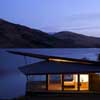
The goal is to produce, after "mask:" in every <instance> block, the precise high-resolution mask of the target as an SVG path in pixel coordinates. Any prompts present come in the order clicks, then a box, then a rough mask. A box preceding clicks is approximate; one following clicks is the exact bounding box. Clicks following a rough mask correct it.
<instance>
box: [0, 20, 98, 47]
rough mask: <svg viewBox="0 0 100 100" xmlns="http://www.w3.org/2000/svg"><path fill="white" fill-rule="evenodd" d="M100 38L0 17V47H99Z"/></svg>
mask: <svg viewBox="0 0 100 100" xmlns="http://www.w3.org/2000/svg"><path fill="white" fill-rule="evenodd" d="M99 41H100V38H96V37H90V36H85V35H81V34H77V33H74V32H69V31H62V32H58V33H55V34H54V35H50V34H48V33H46V32H43V31H40V30H37V29H31V28H29V27H26V26H23V25H19V24H14V23H11V22H8V21H6V20H3V19H0V48H99V47H100V42H99Z"/></svg>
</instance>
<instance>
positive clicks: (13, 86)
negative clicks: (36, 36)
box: [0, 48, 100, 98]
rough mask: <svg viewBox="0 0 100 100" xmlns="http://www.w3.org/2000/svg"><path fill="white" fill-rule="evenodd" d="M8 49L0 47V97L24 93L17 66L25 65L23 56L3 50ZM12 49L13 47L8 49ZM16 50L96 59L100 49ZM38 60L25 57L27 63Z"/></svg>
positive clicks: (21, 76) (22, 81)
mask: <svg viewBox="0 0 100 100" xmlns="http://www.w3.org/2000/svg"><path fill="white" fill-rule="evenodd" d="M6 50H8V49H0V72H2V70H4V71H5V72H6V73H5V72H3V73H2V74H3V75H1V74H0V98H13V97H17V96H22V95H24V94H25V85H26V78H25V76H24V75H23V74H22V73H21V72H19V70H18V67H19V66H23V65H25V61H24V57H23V56H19V55H13V54H9V53H7V52H5V51H6ZM10 50H14V49H10ZM16 50H17V51H23V52H32V53H37V54H47V55H52V56H62V57H72V58H88V59H90V60H97V55H98V54H99V53H100V49H96V48H91V49H84V48H82V49H64V48H63V49H61V48H60V49H16ZM37 61H40V60H39V59H35V58H29V57H27V63H28V64H29V63H33V62H37Z"/></svg>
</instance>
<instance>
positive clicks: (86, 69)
mask: <svg viewBox="0 0 100 100" xmlns="http://www.w3.org/2000/svg"><path fill="white" fill-rule="evenodd" d="M19 69H20V71H21V72H22V73H24V74H25V75H34V74H61V73H62V74H65V73H67V74H68V73H70V74H71V73H99V72H100V66H97V65H90V64H85V65H84V64H78V63H65V62H64V63H62V62H53V61H41V62H38V63H34V64H29V65H25V66H23V67H19Z"/></svg>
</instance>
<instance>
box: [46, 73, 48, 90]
mask: <svg viewBox="0 0 100 100" xmlns="http://www.w3.org/2000/svg"><path fill="white" fill-rule="evenodd" d="M46 90H47V91H48V74H46Z"/></svg>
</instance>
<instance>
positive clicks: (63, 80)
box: [62, 74, 64, 91]
mask: <svg viewBox="0 0 100 100" xmlns="http://www.w3.org/2000/svg"><path fill="white" fill-rule="evenodd" d="M62 91H64V74H62Z"/></svg>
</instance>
